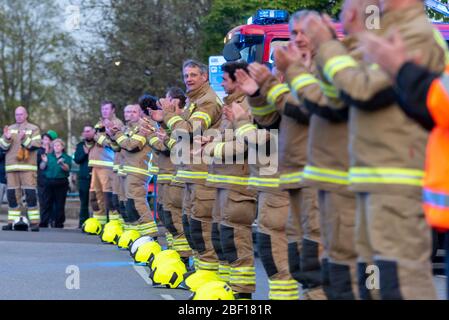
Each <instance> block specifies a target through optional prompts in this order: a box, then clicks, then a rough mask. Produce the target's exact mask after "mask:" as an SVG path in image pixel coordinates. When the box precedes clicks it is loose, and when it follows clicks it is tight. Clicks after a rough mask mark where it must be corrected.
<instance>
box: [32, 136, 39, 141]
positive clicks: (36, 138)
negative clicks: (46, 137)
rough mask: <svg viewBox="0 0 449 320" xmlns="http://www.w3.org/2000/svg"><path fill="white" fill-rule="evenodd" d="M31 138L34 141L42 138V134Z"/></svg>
mask: <svg viewBox="0 0 449 320" xmlns="http://www.w3.org/2000/svg"><path fill="white" fill-rule="evenodd" d="M31 140H33V141H36V140H41V136H40V135H37V136H34V137H33V138H31Z"/></svg>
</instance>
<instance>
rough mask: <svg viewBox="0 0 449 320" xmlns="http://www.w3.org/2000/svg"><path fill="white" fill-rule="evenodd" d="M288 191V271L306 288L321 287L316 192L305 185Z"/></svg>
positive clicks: (320, 249)
mask: <svg viewBox="0 0 449 320" xmlns="http://www.w3.org/2000/svg"><path fill="white" fill-rule="evenodd" d="M288 193H289V198H290V207H289V216H288V221H287V228H286V232H287V239H288V256H289V266H290V273H291V274H292V276H293V278H294V279H296V280H297V281H298V282H300V283H301V284H302V285H303V287H304V288H305V289H312V288H317V287H321V266H320V258H319V256H320V253H321V251H322V247H321V244H320V240H321V239H320V222H319V210H318V192H317V190H316V189H312V188H309V187H304V188H301V189H292V190H289V191H288ZM323 295H324V294H323Z"/></svg>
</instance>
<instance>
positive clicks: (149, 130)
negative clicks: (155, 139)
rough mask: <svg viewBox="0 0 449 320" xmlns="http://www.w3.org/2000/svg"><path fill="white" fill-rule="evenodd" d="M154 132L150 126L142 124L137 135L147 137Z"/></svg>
mask: <svg viewBox="0 0 449 320" xmlns="http://www.w3.org/2000/svg"><path fill="white" fill-rule="evenodd" d="M153 133H154V130H153V128H152V127H151V126H149V125H146V124H143V125H141V126H140V128H139V134H140V135H142V136H149V135H150V134H153Z"/></svg>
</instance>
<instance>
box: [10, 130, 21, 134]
mask: <svg viewBox="0 0 449 320" xmlns="http://www.w3.org/2000/svg"><path fill="white" fill-rule="evenodd" d="M9 133H11V134H18V133H19V130H17V129H11V130H9Z"/></svg>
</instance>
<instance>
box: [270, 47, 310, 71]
mask: <svg viewBox="0 0 449 320" xmlns="http://www.w3.org/2000/svg"><path fill="white" fill-rule="evenodd" d="M274 60H275V62H276V68H277V69H278V70H279V71H280V72H282V73H285V72H286V71H287V69H288V67H289V66H290V65H292V64H294V63H300V64H301V65H303V66H304V67H305V68H306V69H310V67H311V65H312V53H311V52H310V50H307V49H306V50H300V49H299V48H298V47H297V46H296V45H295V44H294V43H293V42H290V43H289V44H288V46H287V47H281V48H277V49H276V50H275V52H274Z"/></svg>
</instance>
